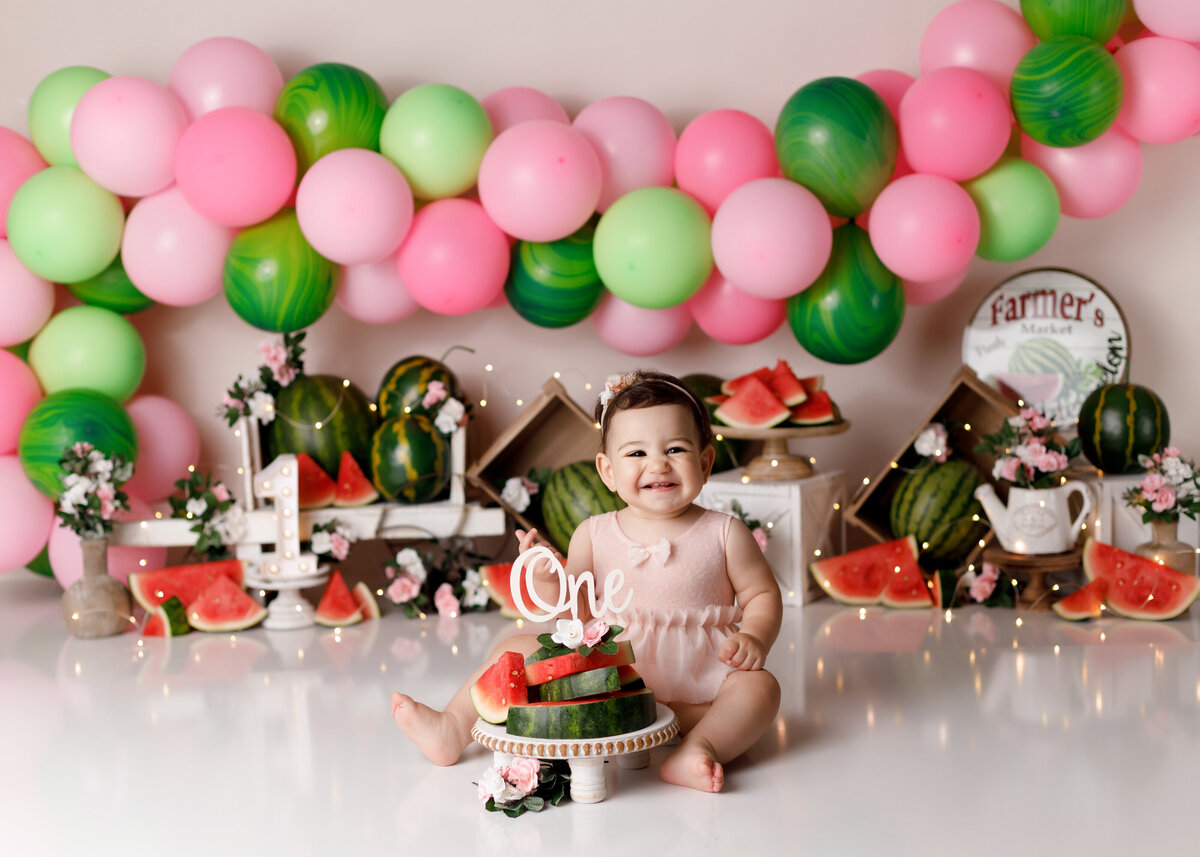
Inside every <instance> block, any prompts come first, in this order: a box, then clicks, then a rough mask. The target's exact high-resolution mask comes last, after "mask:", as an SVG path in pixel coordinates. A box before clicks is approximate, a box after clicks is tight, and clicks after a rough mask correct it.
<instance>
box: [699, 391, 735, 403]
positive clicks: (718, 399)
mask: <svg viewBox="0 0 1200 857" xmlns="http://www.w3.org/2000/svg"><path fill="white" fill-rule="evenodd" d="M728 401H729V397H728V396H726V395H725V394H724V393H717V394H716V395H715V396H705V397H704V404H706V405H723V404H725V403H726V402H728Z"/></svg>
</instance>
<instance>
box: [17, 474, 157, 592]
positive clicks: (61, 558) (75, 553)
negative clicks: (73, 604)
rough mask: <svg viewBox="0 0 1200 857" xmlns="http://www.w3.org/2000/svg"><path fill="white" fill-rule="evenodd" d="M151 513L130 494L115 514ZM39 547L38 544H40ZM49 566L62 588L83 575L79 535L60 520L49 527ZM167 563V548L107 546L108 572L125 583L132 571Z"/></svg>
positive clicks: (125, 517)
mask: <svg viewBox="0 0 1200 857" xmlns="http://www.w3.org/2000/svg"><path fill="white" fill-rule="evenodd" d="M153 516H154V511H153V510H152V509H151V508H150V507H149V506H148V505H147V504H146V502H145V501H144V500H141V499H139V498H137V497H135V496H133V495H132V494H131V495H130V496H129V510H128V511H126V512H121V513H120V514H119V515H118V516H117V520H120V521H145V520H147V519H149V518H152V517H153ZM39 550H40V548H39ZM48 553H49V555H50V569H51V570H52V571H53V572H54V579H55V580H57V581H58V585H59V586H61V587H62V588H63V589H67V588H68V587H69V586H70V585H71V584H72V583H74V582H75V581H77V580H79V578H81V577H83V551H82V550H81V549H80V547H79V536H77V535H75V533H73V532H72V531H71V530H70V529H69V528H67V527H64V526H63V525H62V524H55V525H54V526H53V527H52V528H51V530H50V542H49V550H48ZM166 564H167V549H166V548H154V547H120V546H111V547H109V549H108V576H109V577H112V578H114V579H115V580H119V581H120V582H121V583H125V582H127V581H128V580H129V574H130V572H133V571H142V570H146V569H155V568H162V567H163V566H165V565H166Z"/></svg>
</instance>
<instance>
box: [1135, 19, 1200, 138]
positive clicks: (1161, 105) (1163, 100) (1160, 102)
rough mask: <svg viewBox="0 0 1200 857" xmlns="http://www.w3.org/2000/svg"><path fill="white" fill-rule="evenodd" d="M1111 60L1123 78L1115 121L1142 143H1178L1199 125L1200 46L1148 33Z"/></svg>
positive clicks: (1199, 128) (1196, 129)
mask: <svg viewBox="0 0 1200 857" xmlns="http://www.w3.org/2000/svg"><path fill="white" fill-rule="evenodd" d="M1197 6H1198V7H1200V3H1197ZM1115 59H1116V61H1117V66H1118V67H1120V69H1121V76H1122V77H1123V78H1124V79H1125V96H1124V99H1123V100H1122V102H1121V112H1120V113H1118V114H1117V124H1118V125H1120V126H1121V127H1122V128H1124V129H1125V130H1126V131H1128V132H1129V133H1130V134H1131V135H1133V136H1134V137H1135V138H1136V139H1138V140H1141V141H1142V142H1143V143H1177V142H1179V141H1180V140H1185V139H1187V138H1188V137H1190V136H1192V135H1193V134H1195V133H1196V132H1197V131H1198V130H1200V50H1197V49H1196V48H1195V47H1193V46H1192V45H1190V44H1188V43H1187V42H1181V41H1179V40H1177V39H1167V38H1163V37H1162V36H1150V37H1148V38H1145V39H1137V40H1135V41H1132V42H1130V43H1129V44H1127V45H1126V46H1125V47H1123V48H1121V49H1120V50H1119V51H1117V53H1116V56H1115Z"/></svg>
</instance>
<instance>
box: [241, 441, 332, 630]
mask: <svg viewBox="0 0 1200 857" xmlns="http://www.w3.org/2000/svg"><path fill="white" fill-rule="evenodd" d="M254 496H256V497H261V498H263V499H267V500H270V501H271V502H272V504H273V506H274V509H275V533H276V535H275V550H273V551H264V552H263V554H262V559H261V563H262V564H261V566H260V567H259V574H258V580H257V581H255V584H254V585H256V586H259V587H261V588H263V589H275V590H278V591H279V596H278V597H277V598H276V599H275V600H274V601H272V602H271V604H270V606H269V608H268V610H269V612H268V615H267V619H266V621H265V622H264V623H263V624H264V626H265V627H267V628H273V629H290V628H306V627H309V626H311V625H312V624H313V621H314V620H313V608H312V605H311V604H309V603H308V602H307V601H306V600H305V599H304V598H303V597H301V595H300V593H299V590H300V589H301V588H302V587H304V586H311V585H312V584H314V583H317V582H319V581H318V580H316V579H315V578H318V577H319V575H320V567H319V564H318V562H317V557H316V555H315V554H312V553H304V552H302V551H301V550H300V467H299V464H298V463H297V461H296V456H294V455H291V454H286V455H281V456H279V457H278V458H276V459H275V460H274V461H272V462H271V463H270V464H268V465H267V466H266V467H264V468H263V469H262V470H260V471H259V472H258V473H257V474H256V475H255V477H254Z"/></svg>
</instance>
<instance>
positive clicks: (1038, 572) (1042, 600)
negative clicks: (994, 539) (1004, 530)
mask: <svg viewBox="0 0 1200 857" xmlns="http://www.w3.org/2000/svg"><path fill="white" fill-rule="evenodd" d="M1082 557H1083V552H1082V551H1081V550H1079V549H1076V550H1073V551H1067V552H1066V553H1051V554H1023V553H1011V552H1009V551H1006V550H1005V549H1004V548H1002V547H1000V545H998V544H995V543H993V544H990V545H988V546H987V547H985V548H984V549H983V561H984V562H990V563H991V564H992V565H995V566H998V567H999V568H1002V569H1004V570H1005V571H1007V572H1009V573H1010V574H1011V573H1012V572H1014V571H1020V572H1023V573H1024V575H1025V576H1026V577H1027V578H1028V583H1026V584H1025V588H1024V589H1022V590H1021V597H1020V599H1019V601H1018V603H1019V604H1020V605H1021V606H1022V607H1028V608H1030V609H1032V610H1049V609H1050V599H1049V598H1046V597H1044V596H1045V595H1046V593H1047V592H1048V591H1049V587H1048V586H1047V585H1046V575H1047V574H1053V573H1054V572H1056V571H1074V570H1075V569H1077V568H1079V566H1080V565H1081V563H1082Z"/></svg>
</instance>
